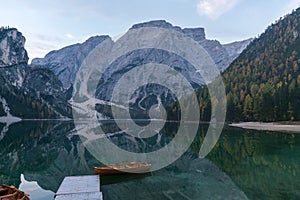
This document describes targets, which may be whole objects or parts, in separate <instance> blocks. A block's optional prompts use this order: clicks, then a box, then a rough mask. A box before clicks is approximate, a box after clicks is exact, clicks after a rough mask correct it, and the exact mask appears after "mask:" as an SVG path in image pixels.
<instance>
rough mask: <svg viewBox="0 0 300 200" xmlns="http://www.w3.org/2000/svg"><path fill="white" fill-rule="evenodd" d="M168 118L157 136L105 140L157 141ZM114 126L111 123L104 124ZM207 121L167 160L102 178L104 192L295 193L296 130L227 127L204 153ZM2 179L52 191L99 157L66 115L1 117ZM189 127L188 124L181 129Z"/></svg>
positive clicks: (164, 137) (45, 194)
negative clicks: (151, 168) (154, 167)
mask: <svg viewBox="0 0 300 200" xmlns="http://www.w3.org/2000/svg"><path fill="white" fill-rule="evenodd" d="M176 127H178V124H177V123H169V124H168V125H167V126H165V127H164V128H163V130H162V131H161V138H160V140H159V141H158V140H157V138H152V139H150V140H147V143H149V145H146V146H145V144H144V143H142V141H140V140H138V141H134V142H132V141H133V140H129V139H128V137H124V135H122V134H116V135H113V134H112V135H111V136H110V137H111V141H113V142H114V143H116V144H118V145H120V146H121V147H122V148H125V149H128V150H131V151H141V150H142V151H143V150H145V149H148V151H150V150H149V148H150V149H152V150H153V149H154V150H155V149H158V148H160V147H163V146H165V145H167V144H168V143H169V142H170V141H171V139H172V136H173V135H174V134H175V133H176ZM103 128H104V129H105V130H107V132H110V133H113V132H114V131H117V129H116V127H115V124H111V123H108V124H106V125H104V126H103ZM207 128H208V126H207V125H200V127H199V130H198V133H197V136H196V138H195V140H194V142H193V143H192V145H191V146H190V148H189V150H188V151H187V152H186V153H185V154H184V155H183V156H181V158H180V159H178V160H177V161H176V162H174V163H173V164H172V165H170V166H168V167H166V168H164V169H161V170H158V171H156V172H152V173H150V174H145V175H137V176H132V175H125V176H121V177H118V178H116V177H112V178H105V179H103V180H102V182H103V184H104V185H103V186H102V191H103V195H104V199H141V198H142V199H154V198H156V199H300V135H297V134H287V133H276V132H268V131H254V130H244V129H240V128H232V127H225V128H224V130H223V132H222V135H221V137H220V139H219V141H218V143H217V144H216V146H215V147H214V149H213V150H212V151H211V152H210V153H209V154H208V156H207V157H206V158H205V159H199V158H198V152H199V149H200V146H201V143H202V141H203V138H204V136H205V133H206V130H207ZM0 130H1V133H0V154H1V157H0V159H1V161H0V183H6V184H9V185H15V186H20V188H21V189H22V190H24V191H26V192H27V193H29V194H30V195H31V198H32V199H37V200H46V199H53V195H54V192H55V191H57V189H58V187H59V185H60V183H61V181H62V180H63V178H64V177H65V176H70V175H85V174H93V167H94V166H97V165H100V164H101V163H100V162H99V161H98V160H97V159H95V158H94V157H93V156H92V155H91V154H90V153H89V152H88V151H87V150H86V149H85V148H84V146H83V145H82V143H81V140H80V137H79V136H77V135H76V132H75V131H74V124H73V123H72V122H59V121H22V122H19V123H16V124H12V125H10V126H6V125H5V124H0ZM186 131H187V132H188V131H189V130H188V129H187V130H186Z"/></svg>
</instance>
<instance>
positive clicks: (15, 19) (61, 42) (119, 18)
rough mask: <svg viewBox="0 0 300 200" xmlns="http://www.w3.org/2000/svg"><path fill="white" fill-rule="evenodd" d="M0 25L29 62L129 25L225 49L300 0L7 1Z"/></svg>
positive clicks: (259, 30)
mask: <svg viewBox="0 0 300 200" xmlns="http://www.w3.org/2000/svg"><path fill="white" fill-rule="evenodd" d="M1 5H2V6H1V8H0V25H2V26H7V25H9V26H11V27H16V28H18V29H19V31H21V32H22V33H23V35H24V36H25V37H26V39H27V41H26V48H27V50H28V53H29V57H30V59H32V58H34V57H42V56H44V55H45V54H46V53H47V52H49V51H51V50H54V49H59V48H61V47H64V46H66V45H69V44H74V43H78V42H83V41H85V40H86V39H87V38H88V37H89V36H93V35H111V36H115V35H119V34H121V33H124V32H126V31H127V30H128V29H129V28H130V27H131V26H132V25H133V24H135V23H138V22H144V21H149V20H155V19H165V20H166V21H169V22H171V23H172V24H173V25H177V26H181V27H204V28H205V29H206V35H207V37H208V38H209V39H216V40H219V41H220V42H221V43H228V42H232V41H236V40H242V39H247V38H250V37H255V36H257V35H258V34H261V33H262V32H263V31H264V30H265V28H266V27H267V26H268V25H270V24H271V23H272V22H275V20H277V19H279V17H281V16H284V15H285V14H287V13H290V12H291V11H292V9H296V8H297V7H300V0H272V1H271V0H270V1H269V0H151V1H148V0H127V1H124V0H49V1H41V0H26V1H20V0H10V1H3V2H2V4H1Z"/></svg>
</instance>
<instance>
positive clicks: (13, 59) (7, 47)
mask: <svg viewBox="0 0 300 200" xmlns="http://www.w3.org/2000/svg"><path fill="white" fill-rule="evenodd" d="M24 44H25V37H24V36H23V35H22V33H21V32H19V31H18V30H17V29H16V28H9V27H6V28H4V27H1V28H0V67H8V66H13V65H20V64H27V62H28V55H27V52H26V50H25V48H24Z"/></svg>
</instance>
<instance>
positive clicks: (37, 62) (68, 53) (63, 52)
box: [31, 35, 111, 88]
mask: <svg viewBox="0 0 300 200" xmlns="http://www.w3.org/2000/svg"><path fill="white" fill-rule="evenodd" d="M106 39H109V40H111V39H110V37H109V36H107V35H104V36H94V37H91V38H89V39H88V40H86V41H85V42H84V43H81V44H74V45H71V46H67V47H64V48H62V49H59V50H55V51H51V52H50V53H48V54H47V55H46V56H45V57H44V58H35V59H33V60H32V62H31V66H39V67H43V68H48V69H50V70H52V71H53V72H54V73H55V74H56V75H57V76H58V78H59V80H60V81H61V82H62V84H63V87H64V88H69V87H70V86H71V85H72V83H73V82H74V80H75V77H76V73H77V71H78V69H79V67H80V65H81V63H82V61H83V60H84V59H85V57H86V56H87V55H88V54H89V52H90V51H91V50H93V49H94V48H95V47H96V46H97V45H98V44H100V43H101V42H103V41H104V40H106Z"/></svg>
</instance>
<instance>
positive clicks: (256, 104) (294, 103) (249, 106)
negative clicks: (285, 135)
mask: <svg viewBox="0 0 300 200" xmlns="http://www.w3.org/2000/svg"><path fill="white" fill-rule="evenodd" d="M299 19H300V8H298V9H297V10H295V11H294V12H293V13H292V14H290V15H287V16H285V17H283V18H280V19H279V20H278V21H277V22H276V23H275V24H272V25H270V26H269V27H268V28H267V29H266V31H265V32H264V33H263V34H262V35H260V37H258V38H256V39H255V40H254V41H253V42H252V43H251V44H250V45H249V46H248V47H247V49H246V50H245V51H244V52H243V53H242V54H241V55H240V56H239V57H238V58H237V59H236V60H235V61H234V62H233V63H232V64H231V66H230V67H229V68H228V69H227V70H226V72H225V73H224V74H223V77H224V81H225V84H226V90H227V99H228V113H227V117H228V119H229V120H230V121H232V120H234V121H239V120H245V121H250V120H251V121H252V120H255V121H281V120H300V69H299V66H300V37H299V32H300V20H299Z"/></svg>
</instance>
